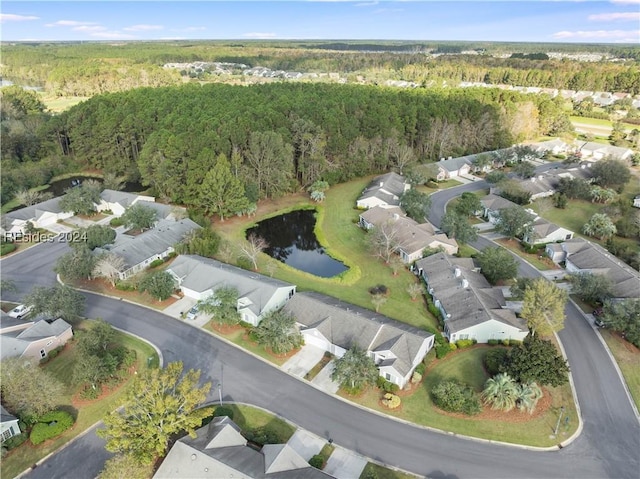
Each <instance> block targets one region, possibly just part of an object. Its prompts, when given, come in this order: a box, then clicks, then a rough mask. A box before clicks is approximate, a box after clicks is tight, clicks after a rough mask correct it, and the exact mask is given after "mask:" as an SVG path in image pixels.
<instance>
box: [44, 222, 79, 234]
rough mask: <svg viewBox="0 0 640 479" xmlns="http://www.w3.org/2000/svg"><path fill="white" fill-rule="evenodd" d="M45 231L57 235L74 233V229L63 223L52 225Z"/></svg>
mask: <svg viewBox="0 0 640 479" xmlns="http://www.w3.org/2000/svg"><path fill="white" fill-rule="evenodd" d="M45 229H46V230H48V231H51V232H52V233H55V234H60V233H69V232H70V231H73V228H71V227H69V226H67V225H63V224H62V223H53V224H50V225H49V226H46V227H45Z"/></svg>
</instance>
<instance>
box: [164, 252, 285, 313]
mask: <svg viewBox="0 0 640 479" xmlns="http://www.w3.org/2000/svg"><path fill="white" fill-rule="evenodd" d="M168 271H169V272H171V273H172V274H173V275H174V276H175V277H176V278H177V279H178V281H179V283H180V285H181V286H183V287H185V288H188V289H191V290H193V291H196V292H198V293H204V292H205V291H208V290H216V289H218V288H220V287H223V286H231V287H234V288H236V289H237V290H238V297H239V298H247V299H248V300H249V301H248V303H249V306H248V307H249V309H250V310H251V311H252V312H253V313H254V314H255V315H256V316H260V314H261V313H262V312H263V311H264V308H265V307H266V306H267V305H268V303H269V301H270V300H271V298H272V297H273V296H274V295H275V294H276V291H278V290H279V289H280V288H295V286H294V285H292V284H290V283H285V282H284V281H280V280H278V279H273V278H269V277H267V276H263V275H261V274H258V273H255V272H253V271H247V270H244V269H242V268H237V267H236V266H232V265H229V264H225V263H221V262H220V261H216V260H214V259H211V258H204V257H202V256H196V255H180V256H178V257H177V258H176V259H175V260H174V261H173V263H171V266H170V267H169V269H168Z"/></svg>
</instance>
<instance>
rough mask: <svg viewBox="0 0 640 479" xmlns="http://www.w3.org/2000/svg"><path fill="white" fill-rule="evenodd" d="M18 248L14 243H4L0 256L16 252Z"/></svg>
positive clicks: (0, 246)
mask: <svg viewBox="0 0 640 479" xmlns="http://www.w3.org/2000/svg"><path fill="white" fill-rule="evenodd" d="M16 248H17V246H16V245H15V244H14V243H2V244H0V256H4V255H5V254H9V253H12V252H14V251H15V250H16Z"/></svg>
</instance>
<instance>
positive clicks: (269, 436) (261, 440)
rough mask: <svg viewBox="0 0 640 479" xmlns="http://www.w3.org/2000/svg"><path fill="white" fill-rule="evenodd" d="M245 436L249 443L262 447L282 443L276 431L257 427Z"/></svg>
mask: <svg viewBox="0 0 640 479" xmlns="http://www.w3.org/2000/svg"><path fill="white" fill-rule="evenodd" d="M218 409H219V408H218ZM243 434H244V437H246V438H247V439H248V440H249V441H252V442H255V443H257V444H261V445H265V444H279V443H280V442H281V441H280V438H279V437H278V435H277V434H276V433H275V432H274V431H272V430H270V429H267V428H266V427H256V428H254V429H250V430H248V431H245V432H244V433H243Z"/></svg>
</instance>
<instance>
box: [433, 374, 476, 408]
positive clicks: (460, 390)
mask: <svg viewBox="0 0 640 479" xmlns="http://www.w3.org/2000/svg"><path fill="white" fill-rule="evenodd" d="M431 396H432V398H433V402H434V403H435V404H436V406H438V407H439V408H440V409H444V410H445V411H450V412H462V413H464V414H467V415H470V416H471V415H474V414H478V413H479V412H480V409H481V408H480V397H479V396H478V394H477V393H476V392H475V391H474V390H473V389H471V387H469V386H467V385H466V384H462V383H460V382H458V381H456V380H455V379H447V380H445V381H441V382H439V383H438V384H437V385H436V386H435V387H434V388H433V389H432V390H431Z"/></svg>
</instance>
